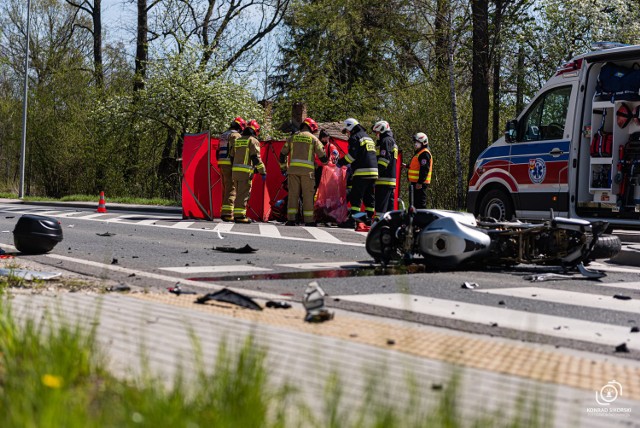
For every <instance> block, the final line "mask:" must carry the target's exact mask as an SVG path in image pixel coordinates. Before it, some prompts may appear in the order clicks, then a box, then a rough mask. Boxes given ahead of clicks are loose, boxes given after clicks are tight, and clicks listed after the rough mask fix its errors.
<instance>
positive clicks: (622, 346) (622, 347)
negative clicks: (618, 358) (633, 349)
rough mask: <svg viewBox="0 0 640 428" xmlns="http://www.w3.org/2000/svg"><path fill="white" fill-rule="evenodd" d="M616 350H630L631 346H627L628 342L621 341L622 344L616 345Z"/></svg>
mask: <svg viewBox="0 0 640 428" xmlns="http://www.w3.org/2000/svg"><path fill="white" fill-rule="evenodd" d="M616 352H629V348H627V344H626V343H621V344H620V345H618V346H616Z"/></svg>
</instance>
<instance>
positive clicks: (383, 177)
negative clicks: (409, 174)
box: [375, 130, 398, 217]
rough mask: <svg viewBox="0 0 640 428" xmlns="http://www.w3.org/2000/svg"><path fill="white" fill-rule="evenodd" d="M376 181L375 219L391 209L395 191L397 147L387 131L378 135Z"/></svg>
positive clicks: (391, 134)
mask: <svg viewBox="0 0 640 428" xmlns="http://www.w3.org/2000/svg"><path fill="white" fill-rule="evenodd" d="M376 152H377V155H378V179H377V180H376V187H375V189H376V192H375V198H376V217H380V216H381V215H382V214H384V213H386V212H387V211H391V210H392V209H393V193H394V191H395V190H396V162H397V160H398V146H397V145H396V140H395V139H394V138H393V133H392V132H391V131H390V130H389V131H387V132H384V133H382V134H380V139H379V140H378V147H377V148H376Z"/></svg>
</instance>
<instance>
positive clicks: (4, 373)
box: [0, 299, 548, 428]
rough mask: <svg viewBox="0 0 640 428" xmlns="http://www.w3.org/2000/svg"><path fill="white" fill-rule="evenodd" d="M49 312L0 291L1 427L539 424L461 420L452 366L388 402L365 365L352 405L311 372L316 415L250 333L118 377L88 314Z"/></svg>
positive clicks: (535, 421)
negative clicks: (22, 312) (429, 386)
mask: <svg viewBox="0 0 640 428" xmlns="http://www.w3.org/2000/svg"><path fill="white" fill-rule="evenodd" d="M54 315H55V316H51V314H49V315H46V316H45V317H44V318H43V319H42V322H37V323H36V322H34V321H33V320H26V321H23V322H20V323H18V322H16V320H15V319H14V317H13V315H12V311H11V308H10V306H8V304H7V303H6V302H5V301H4V299H3V302H2V303H0V426H2V427H4V428H13V427H16V428H17V427H20V428H22V427H34V428H49V427H70V428H74V427H78V428H91V427H118V428H120V427H150V428H151V427H153V428H157V427H172V428H173V427H242V428H245V427H247V428H251V427H274V428H280V427H282V428H285V427H335V428H341V427H354V428H355V427H375V428H378V427H379V428H387V427H391V428H393V427H402V428H405V427H409V428H410V427H416V428H417V427H447V428H457V427H513V428H517V427H536V426H547V424H548V420H546V419H545V418H542V417H540V413H541V412H540V410H539V408H538V407H536V406H533V407H532V406H529V407H527V408H526V409H525V408H524V407H523V408H522V409H517V412H516V413H517V416H515V417H513V416H512V417H503V416H501V415H499V414H493V415H480V416H478V417H477V418H475V419H471V420H469V419H466V420H465V419H463V417H462V414H461V411H460V407H459V404H458V402H457V397H458V395H459V393H458V385H459V376H457V375H453V376H452V379H451V380H450V381H449V382H447V385H446V386H445V387H444V388H443V389H442V390H439V391H421V390H419V389H418V388H417V387H416V385H413V384H412V383H411V382H410V381H408V390H409V391H410V399H408V400H405V401H404V402H397V401H396V400H395V397H393V396H390V393H389V392H388V391H387V390H386V389H385V385H384V383H383V382H381V381H380V379H383V378H384V376H381V375H380V374H381V373H384V370H382V371H380V370H372V371H371V372H370V373H369V376H368V377H367V378H368V379H369V382H368V385H367V388H366V392H365V394H364V396H363V397H362V405H361V406H359V407H358V408H355V409H353V408H345V406H344V405H343V384H342V383H341V380H340V378H339V377H338V376H336V375H335V374H322V373H320V375H322V376H326V379H327V380H326V388H325V391H324V394H323V393H322V391H318V396H317V399H318V400H321V401H322V403H323V411H321V412H319V414H318V412H313V411H311V410H310V408H309V407H308V406H307V405H306V404H305V403H303V402H302V401H301V400H300V399H299V396H298V394H297V391H296V390H295V389H294V388H293V387H291V385H288V384H285V385H282V386H279V387H275V386H274V385H273V384H272V383H271V382H270V379H269V371H268V366H267V364H266V360H265V359H266V356H267V350H266V349H264V348H261V347H260V346H258V345H257V344H256V343H254V341H253V340H252V339H251V338H248V339H246V340H245V341H244V342H243V343H242V344H240V348H239V349H237V350H232V349H230V347H229V346H226V344H225V343H223V344H222V346H221V349H220V351H219V353H218V357H217V360H216V361H215V362H205V361H203V359H202V353H201V348H200V346H199V345H198V342H197V340H195V339H193V346H194V348H195V349H194V355H196V357H195V363H194V364H190V365H189V366H190V368H191V370H190V372H189V373H190V375H191V376H185V369H186V367H182V368H179V369H178V370H177V375H176V376H175V378H173V379H171V381H170V382H167V380H166V379H163V378H161V377H159V376H157V375H154V374H153V373H152V372H151V370H149V369H148V367H147V368H146V369H144V367H145V364H144V362H143V370H142V374H140V375H136V376H133V375H131V376H130V377H129V378H128V379H126V380H125V379H121V378H116V377H114V376H112V375H111V374H110V373H109V372H108V370H107V369H106V367H107V361H106V360H105V357H104V356H105V353H104V352H103V350H102V349H101V348H100V346H99V344H98V342H97V341H96V326H97V324H98V323H97V319H98V316H97V315H96V317H95V319H94V320H93V322H86V323H85V325H88V326H92V327H90V328H89V329H82V328H80V327H78V326H74V325H72V324H70V323H68V322H65V321H64V316H63V314H60V313H56V314H54ZM52 319H56V320H57V321H56V322H51V320H52ZM86 321H91V320H86ZM52 326H55V327H52ZM192 338H193V334H192ZM119 363H122V364H124V363H126V362H119ZM311 366H312V364H311ZM193 367H195V373H194V370H193ZM311 369H312V367H311ZM311 372H313V370H311ZM194 378H195V380H194ZM528 393H529V402H530V401H531V398H530V395H531V393H530V391H529V392H528ZM428 394H432V396H434V397H436V400H435V402H436V405H435V406H430V407H425V406H424V404H423V403H424V401H423V400H422V398H424V396H426V395H428Z"/></svg>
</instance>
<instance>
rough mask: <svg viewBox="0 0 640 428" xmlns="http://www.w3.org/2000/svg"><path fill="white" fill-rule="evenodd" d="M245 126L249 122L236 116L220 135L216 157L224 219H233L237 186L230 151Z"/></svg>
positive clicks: (222, 216)
mask: <svg viewBox="0 0 640 428" xmlns="http://www.w3.org/2000/svg"><path fill="white" fill-rule="evenodd" d="M245 126H247V122H246V121H245V120H244V119H243V118H241V117H236V118H235V119H233V122H231V125H230V126H229V129H228V130H226V131H225V132H223V133H222V135H220V142H219V144H218V151H217V153H216V158H217V159H218V168H220V176H221V178H222V215H221V218H222V221H233V204H234V202H235V200H236V188H235V187H234V185H233V180H232V179H231V157H229V152H230V150H231V147H233V143H234V142H235V141H236V140H237V139H238V138H240V133H241V132H242V131H243V130H244V127H245Z"/></svg>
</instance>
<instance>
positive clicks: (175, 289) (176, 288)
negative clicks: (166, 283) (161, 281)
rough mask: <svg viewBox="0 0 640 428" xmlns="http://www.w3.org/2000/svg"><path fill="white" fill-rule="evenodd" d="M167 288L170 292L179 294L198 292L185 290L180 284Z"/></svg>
mask: <svg viewBox="0 0 640 428" xmlns="http://www.w3.org/2000/svg"><path fill="white" fill-rule="evenodd" d="M167 290H168V291H169V293H173V294H175V295H177V296H179V295H181V294H198V293H196V292H195V291H188V290H183V289H182V287H180V284H176V285H175V286H173V287H168V288H167Z"/></svg>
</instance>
